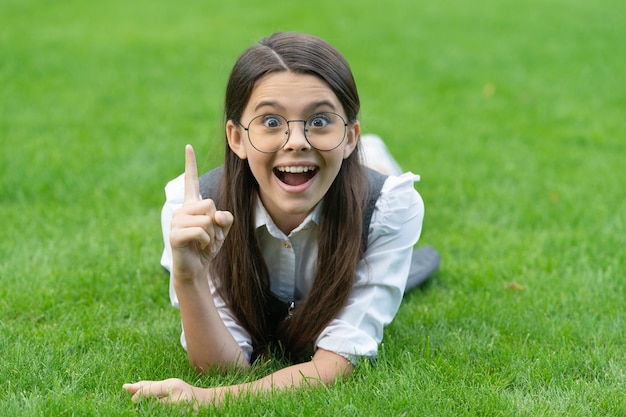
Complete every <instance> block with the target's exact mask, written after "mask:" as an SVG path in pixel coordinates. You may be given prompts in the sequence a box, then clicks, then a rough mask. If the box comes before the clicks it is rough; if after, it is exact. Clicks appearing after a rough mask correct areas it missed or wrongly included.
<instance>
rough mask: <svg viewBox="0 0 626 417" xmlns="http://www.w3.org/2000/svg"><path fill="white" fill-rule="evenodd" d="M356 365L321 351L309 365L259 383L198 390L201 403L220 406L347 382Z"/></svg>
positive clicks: (294, 366)
mask: <svg viewBox="0 0 626 417" xmlns="http://www.w3.org/2000/svg"><path fill="white" fill-rule="evenodd" d="M353 368H354V367H353V365H352V364H351V363H350V362H349V361H348V360H347V359H345V358H344V357H342V356H339V355H337V354H335V353H333V352H329V351H325V350H323V349H319V350H318V351H317V353H316V354H315V356H314V357H313V359H312V360H311V361H309V362H304V363H300V364H297V365H293V366H290V367H287V368H283V369H281V370H279V371H276V372H274V373H272V374H270V375H268V376H266V377H264V378H261V379H259V380H257V381H253V382H249V383H245V384H239V385H231V386H225V387H215V388H207V389H201V388H195V389H194V391H195V395H196V400H197V401H198V402H199V403H206V404H209V403H221V402H222V401H223V400H224V398H225V397H226V396H232V397H235V398H236V397H239V396H241V395H246V394H261V393H267V392H275V391H283V390H289V389H294V388H295V389H298V388H305V387H315V386H319V385H332V384H333V383H335V381H337V380H338V379H343V378H346V377H348V376H349V375H350V373H351V372H352V370H353Z"/></svg>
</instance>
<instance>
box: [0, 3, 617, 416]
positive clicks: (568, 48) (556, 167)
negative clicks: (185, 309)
mask: <svg viewBox="0 0 626 417" xmlns="http://www.w3.org/2000/svg"><path fill="white" fill-rule="evenodd" d="M212 3H217V2H206V1H200V0H195V1H194V0H190V1H187V2H166V1H147V0H137V1H133V2H128V1H122V0H111V1H107V2H84V1H78V0H67V1H60V2H46V1H41V0H0V415H7V416H15V415H26V416H50V415H77V416H86V415H116V416H117V415H120V416H121V415H179V412H178V411H175V412H172V411H173V410H171V409H169V408H166V407H161V406H158V405H155V404H153V403H151V402H143V403H140V404H133V403H132V402H131V401H130V398H129V396H128V395H127V394H126V393H125V392H124V391H123V390H122V388H121V386H122V384H123V383H125V382H132V381H136V380H139V379H164V378H167V377H179V378H182V379H185V380H187V381H189V382H192V383H196V384H199V385H203V386H213V385H221V384H228V383H235V382H242V381H246V380H250V379H252V378H255V377H258V376H260V375H264V374H266V373H268V372H271V370H272V369H274V368H275V367H276V366H278V364H275V363H269V364H267V365H264V366H260V367H259V368H258V369H255V370H253V371H252V372H251V373H239V374H238V373H232V374H226V375H221V374H217V373H214V374H209V375H206V376H196V375H195V374H194V372H193V371H192V369H191V367H190V366H189V364H188V362H187V358H186V355H185V353H184V351H183V350H182V349H181V348H180V345H179V342H178V336H179V330H180V322H179V317H178V312H177V311H176V310H175V309H173V308H172V307H170V305H169V301H168V296H167V277H166V275H165V273H164V272H163V271H162V269H161V267H160V265H159V258H160V251H161V249H162V240H161V235H160V209H161V205H162V203H163V198H164V193H163V186H164V184H165V183H166V182H167V181H168V180H169V179H171V178H173V177H175V176H177V175H178V174H179V173H180V172H182V170H183V165H184V145H185V144H186V143H191V144H193V145H194V146H195V148H196V151H197V153H198V154H199V155H200V157H199V165H200V169H203V170H208V169H209V168H211V167H213V166H215V165H217V164H219V163H220V160H221V158H222V154H223V144H222V133H221V132H222V130H221V109H222V100H223V92H224V86H225V82H226V78H227V76H228V73H229V71H230V68H231V67H232V64H233V63H234V61H235V59H236V58H237V56H238V55H239V53H240V52H241V51H242V50H243V49H244V48H245V47H247V46H248V45H250V44H251V43H253V42H256V41H257V40H258V39H259V38H260V37H262V36H264V35H267V34H269V33H271V32H274V31H278V30H298V31H304V32H309V33H313V34H316V35H318V36H321V37H322V38H325V39H326V40H328V41H330V42H331V43H333V44H334V45H335V46H336V47H338V48H339V49H340V50H341V51H342V52H343V53H344V54H345V56H346V57H347V59H348V60H349V61H350V63H351V65H352V68H353V71H354V74H355V77H356V80H357V83H358V86H359V90H360V94H361V100H362V112H361V121H362V126H363V128H364V130H365V131H367V132H376V133H378V134H380V135H381V136H382V137H384V138H385V139H386V141H387V143H388V145H389V147H390V148H391V150H392V152H393V153H394V154H395V155H396V156H397V158H398V161H399V162H400V164H401V165H402V166H403V167H404V168H405V169H407V170H412V171H413V172H415V173H419V174H420V175H421V176H422V181H421V182H420V183H418V184H417V188H418V190H419V191H420V193H421V194H422V196H423V198H424V200H425V204H426V218H425V225H424V231H423V235H422V239H421V241H420V244H429V245H433V246H435V247H437V248H438V249H439V250H440V251H441V254H442V257H443V262H442V265H441V269H440V271H439V272H438V273H437V274H436V275H435V276H434V277H433V278H432V279H431V280H430V281H429V283H428V284H427V285H426V286H425V287H424V288H423V289H420V290H416V291H413V292H412V293H410V294H408V295H407V296H406V297H405V300H404V303H403V305H402V307H401V309H400V311H399V313H398V316H397V318H396V320H395V321H394V322H393V323H392V324H391V325H390V326H388V328H387V330H386V333H385V338H384V341H383V344H382V346H381V348H380V355H379V358H378V360H377V361H375V362H371V363H363V364H361V365H360V366H359V367H358V368H357V370H356V371H355V373H354V374H353V376H352V378H350V379H349V380H347V381H343V382H340V383H338V384H337V385H336V386H334V387H332V388H330V389H325V388H322V389H308V390H303V391H300V392H288V393H283V394H280V395H275V396H273V397H271V398H262V397H249V398H245V399H242V400H241V401H239V402H232V403H229V404H227V406H226V407H225V408H223V409H221V410H212V409H204V410H200V412H199V414H200V415H204V414H207V415H212V414H218V415H237V416H238V415H268V416H278V415H302V414H305V415H329V416H403V415H406V416H412V415H428V416H473V415H476V416H564V415H569V416H620V415H626V350H625V349H624V346H625V345H626V337H625V336H624V334H625V333H626V331H625V330H626V319H625V318H626V282H625V272H624V269H625V268H624V267H625V266H626V256H625V254H626V251H625V248H626V186H625V183H624V174H623V170H624V165H625V163H626V159H625V158H626V122H625V120H626V117H625V114H626V88H625V85H624V74H625V69H626V49H625V48H624V41H625V40H626V28H625V26H624V16H625V15H626V3H624V2H623V1H618V0H600V1H594V2H592V1H586V0H568V1H566V0H553V1H544V0H528V1H524V2H516V1H512V0H501V1H498V0H477V1H474V2H464V1H461V0H442V1H439V2H420V1H409V0H404V1H398V0H391V1H387V2H375V1H371V0H366V1H356V0H346V1H343V2H337V1H329V0H320V1H318V2H316V3H315V4H306V3H300V2H291V3H289V2H277V3H276V4H275V5H273V4H268V3H267V2H254V1H232V2H219V4H212Z"/></svg>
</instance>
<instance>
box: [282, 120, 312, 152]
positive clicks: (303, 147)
mask: <svg viewBox="0 0 626 417" xmlns="http://www.w3.org/2000/svg"><path fill="white" fill-rule="evenodd" d="M300 123H301V125H300ZM305 123H306V122H305V121H304V120H292V121H289V122H287V126H288V128H289V137H288V138H287V143H285V146H284V147H283V149H284V150H286V151H300V152H301V151H308V150H310V149H311V144H310V143H309V141H308V140H307V139H306V136H305V135H304V126H305Z"/></svg>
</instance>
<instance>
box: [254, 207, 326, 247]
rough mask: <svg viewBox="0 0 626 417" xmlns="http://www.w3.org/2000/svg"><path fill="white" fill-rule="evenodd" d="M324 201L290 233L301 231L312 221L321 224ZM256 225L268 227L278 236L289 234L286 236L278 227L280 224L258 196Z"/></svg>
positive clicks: (282, 236)
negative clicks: (277, 223)
mask: <svg viewBox="0 0 626 417" xmlns="http://www.w3.org/2000/svg"><path fill="white" fill-rule="evenodd" d="M321 207H322V203H321V202H320V203H319V204H317V205H316V206H315V208H314V209H313V211H312V212H311V213H309V215H308V216H306V218H305V219H304V220H303V221H302V223H300V225H299V226H298V227H296V228H295V229H293V230H292V231H291V233H290V236H291V235H292V234H294V233H297V232H299V231H300V230H302V229H304V228H306V227H307V226H308V225H309V224H310V223H315V224H317V225H319V223H320V214H321V210H322V208H321ZM254 225H255V227H256V228H257V229H259V228H261V227H263V226H265V227H267V230H268V231H269V232H270V234H272V235H273V236H275V237H278V238H286V237H287V236H285V234H284V233H283V232H282V231H281V230H280V229H279V228H278V226H276V224H275V223H274V220H272V217H271V216H270V214H269V213H268V212H267V210H266V209H265V206H264V205H263V203H262V202H261V199H260V198H258V197H257V200H256V216H255V219H254Z"/></svg>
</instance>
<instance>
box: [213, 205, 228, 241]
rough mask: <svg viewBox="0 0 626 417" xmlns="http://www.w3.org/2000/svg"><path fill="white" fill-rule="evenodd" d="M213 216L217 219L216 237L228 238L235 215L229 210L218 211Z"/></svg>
mask: <svg viewBox="0 0 626 417" xmlns="http://www.w3.org/2000/svg"><path fill="white" fill-rule="evenodd" d="M213 217H214V219H215V239H217V240H224V239H226V236H228V232H229V231H230V227H231V226H232V225H233V215H232V214H231V213H230V212H229V211H216V212H215V215H214V216H213Z"/></svg>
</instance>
